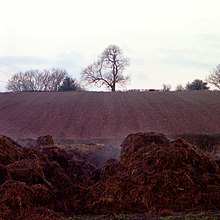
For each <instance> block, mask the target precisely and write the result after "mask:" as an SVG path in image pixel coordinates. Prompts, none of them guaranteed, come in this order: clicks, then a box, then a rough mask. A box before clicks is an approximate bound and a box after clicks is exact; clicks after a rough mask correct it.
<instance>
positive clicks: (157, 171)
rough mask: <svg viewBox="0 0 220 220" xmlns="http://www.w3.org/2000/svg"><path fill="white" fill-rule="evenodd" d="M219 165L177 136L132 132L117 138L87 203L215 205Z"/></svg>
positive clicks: (112, 206) (113, 207) (101, 206)
mask: <svg viewBox="0 0 220 220" xmlns="http://www.w3.org/2000/svg"><path fill="white" fill-rule="evenodd" d="M219 174H220V170H219V167H218V165H217V163H216V162H215V161H213V160H212V159H211V158H210V157H208V156H207V155H206V154H205V153H204V152H202V151H201V150H199V149H198V148H196V147H195V146H193V145H190V144H188V143H187V142H185V141H184V140H182V139H178V140H175V141H169V140H168V139H167V138H166V137H165V136H164V135H163V134H155V133H137V134H131V135H129V136H128V137H127V138H126V139H125V140H124V142H123V143H122V149H121V155H120V160H119V161H116V160H109V161H108V162H107V163H106V165H105V166H104V167H103V169H102V170H101V176H100V181H99V182H98V183H97V184H96V185H95V186H92V189H91V191H90V192H91V196H90V199H91V200H90V204H89V209H91V210H93V211H94V212H95V213H100V212H101V213H107V212H109V213H110V212H122V211H124V212H126V211H130V212H134V213H135V212H180V211H185V210H219V209H220V175H219Z"/></svg>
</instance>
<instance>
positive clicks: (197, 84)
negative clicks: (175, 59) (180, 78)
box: [186, 79, 209, 90]
mask: <svg viewBox="0 0 220 220" xmlns="http://www.w3.org/2000/svg"><path fill="white" fill-rule="evenodd" d="M186 89H187V90H207V89H209V87H208V86H207V83H206V82H203V81H202V80H200V79H195V80H194V81H193V82H191V83H190V82H188V83H187V84H186Z"/></svg>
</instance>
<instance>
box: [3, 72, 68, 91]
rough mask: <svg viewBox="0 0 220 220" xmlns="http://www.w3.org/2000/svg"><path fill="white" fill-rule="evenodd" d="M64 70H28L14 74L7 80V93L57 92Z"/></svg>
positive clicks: (65, 74) (65, 73)
mask: <svg viewBox="0 0 220 220" xmlns="http://www.w3.org/2000/svg"><path fill="white" fill-rule="evenodd" d="M66 76H67V72H66V70H63V69H58V68H52V69H49V70H46V69H45V70H42V71H41V70H38V69H36V70H29V71H26V72H24V73H23V72H19V73H16V74H14V75H13V76H12V77H11V79H9V80H8V83H7V89H8V91H13V92H19V91H58V88H59V86H60V84H61V83H62V81H63V80H64V78H65V77H66Z"/></svg>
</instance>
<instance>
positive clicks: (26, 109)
mask: <svg viewBox="0 0 220 220" xmlns="http://www.w3.org/2000/svg"><path fill="white" fill-rule="evenodd" d="M139 131H144V132H148V131H156V132H163V133H166V134H187V133H191V134H195V133H199V134H208V133H212V134H213V133H220V92H218V91H183V92H156V91H155V92H136V91H135V92H115V93H110V92H81V93H76V92H22V93H0V134H4V135H7V136H10V137H12V138H16V139H17V138H36V137H38V136H40V135H45V134H51V135H53V137H54V138H91V137H120V136H126V135H128V134H130V133H131V132H139Z"/></svg>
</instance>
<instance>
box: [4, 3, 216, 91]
mask: <svg viewBox="0 0 220 220" xmlns="http://www.w3.org/2000/svg"><path fill="white" fill-rule="evenodd" d="M219 8H220V1H219V0H166V1H165V0H19V1H17V0H7V1H6V0H0V91H1V92H3V91H6V84H7V81H8V80H9V79H10V78H11V76H12V75H13V74H15V73H17V72H24V71H27V70H30V69H44V68H52V67H58V68H63V69H66V70H67V71H68V73H69V74H70V75H71V76H72V77H73V78H76V79H78V80H79V81H80V76H81V72H82V70H83V69H84V68H85V67H86V66H87V65H89V64H91V63H93V62H94V61H95V60H96V59H97V58H98V56H99V54H101V53H102V51H103V50H104V49H105V48H106V47H108V46H109V45H112V44H114V45H117V46H119V47H120V48H121V49H122V51H123V54H124V56H125V57H128V58H129V59H130V65H129V67H128V68H127V69H126V70H125V71H124V74H125V75H129V76H130V78H131V79H130V82H129V83H128V84H127V85H126V87H125V88H120V89H152V88H155V89H160V88H162V84H170V85H171V86H172V88H173V89H175V87H176V86H177V85H178V84H182V85H183V86H185V84H186V83H187V82H192V81H193V80H194V79H201V80H205V79H206V78H207V76H208V75H209V74H210V73H211V71H212V70H213V68H215V67H216V66H217V65H218V64H220V26H219V24H220V13H219ZM87 89H88V90H100V89H98V88H97V87H94V86H88V87H87ZM104 89H105V88H103V89H102V90H104Z"/></svg>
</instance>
